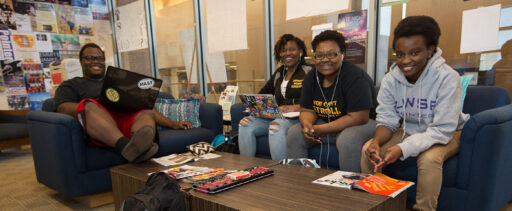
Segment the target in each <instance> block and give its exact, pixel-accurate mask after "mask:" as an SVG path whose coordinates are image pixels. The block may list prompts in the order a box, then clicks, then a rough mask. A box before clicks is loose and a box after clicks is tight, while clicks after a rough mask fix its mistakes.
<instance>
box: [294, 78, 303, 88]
mask: <svg viewBox="0 0 512 211" xmlns="http://www.w3.org/2000/svg"><path fill="white" fill-rule="evenodd" d="M302 81H303V80H302V79H295V80H293V81H292V86H291V88H294V89H295V88H302Z"/></svg>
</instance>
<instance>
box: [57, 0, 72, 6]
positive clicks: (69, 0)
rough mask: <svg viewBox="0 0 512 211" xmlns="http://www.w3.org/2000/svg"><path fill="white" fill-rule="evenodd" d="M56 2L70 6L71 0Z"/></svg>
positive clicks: (58, 0)
mask: <svg viewBox="0 0 512 211" xmlns="http://www.w3.org/2000/svg"><path fill="white" fill-rule="evenodd" d="M57 3H59V4H61V5H66V6H71V0H57Z"/></svg>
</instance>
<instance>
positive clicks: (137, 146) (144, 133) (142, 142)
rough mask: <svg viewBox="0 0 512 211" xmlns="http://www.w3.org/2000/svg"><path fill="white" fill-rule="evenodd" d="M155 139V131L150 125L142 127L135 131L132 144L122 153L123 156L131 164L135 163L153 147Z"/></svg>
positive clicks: (129, 143)
mask: <svg viewBox="0 0 512 211" xmlns="http://www.w3.org/2000/svg"><path fill="white" fill-rule="evenodd" d="M154 138H155V129H154V128H153V127H151V126H149V125H145V126H142V127H141V128H139V129H138V130H137V131H135V133H134V134H133V136H132V138H131V139H130V142H128V144H126V146H125V147H124V148H123V150H122V151H121V155H122V156H123V157H124V158H125V159H126V160H128V161H129V162H133V161H134V160H135V159H136V158H137V157H139V156H140V155H141V154H143V153H144V152H146V151H147V150H148V149H149V148H150V147H151V145H152V143H153V139H154Z"/></svg>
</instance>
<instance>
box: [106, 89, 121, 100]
mask: <svg viewBox="0 0 512 211" xmlns="http://www.w3.org/2000/svg"><path fill="white" fill-rule="evenodd" d="M105 95H106V96H107V99H108V100H110V101H111V102H114V103H117V102H118V101H119V93H118V92H117V91H116V90H115V89H113V88H108V89H107V90H105Z"/></svg>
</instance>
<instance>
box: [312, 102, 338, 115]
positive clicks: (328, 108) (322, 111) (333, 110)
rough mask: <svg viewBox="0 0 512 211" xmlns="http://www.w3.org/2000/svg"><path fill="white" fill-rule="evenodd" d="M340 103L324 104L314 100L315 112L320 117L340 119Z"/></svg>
mask: <svg viewBox="0 0 512 211" xmlns="http://www.w3.org/2000/svg"><path fill="white" fill-rule="evenodd" d="M337 105H338V101H337V100H334V101H331V102H324V101H320V100H313V110H314V111H315V112H316V114H317V115H318V116H319V117H327V116H330V117H339V116H341V111H339V110H338V107H337Z"/></svg>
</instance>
